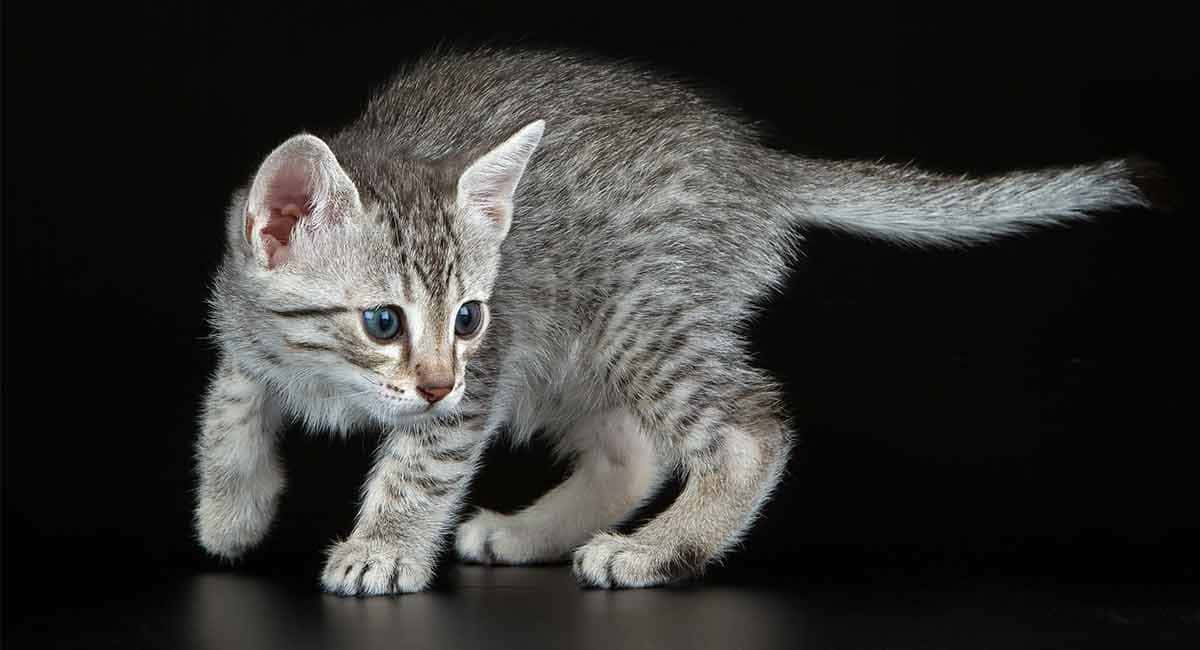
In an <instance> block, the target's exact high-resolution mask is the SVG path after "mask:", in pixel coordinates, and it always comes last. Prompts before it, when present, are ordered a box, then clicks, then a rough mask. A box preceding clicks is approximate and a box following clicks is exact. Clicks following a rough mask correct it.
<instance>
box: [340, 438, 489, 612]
mask: <svg viewBox="0 0 1200 650" xmlns="http://www.w3.org/2000/svg"><path fill="white" fill-rule="evenodd" d="M482 443H483V435H482V432H481V431H479V430H474V429H471V428H469V427H438V428H434V429H428V430H425V431H422V432H419V433H414V432H408V431H395V432H393V433H390V434H388V435H387V436H386V437H385V439H384V441H383V443H382V444H381V445H380V448H379V452H378V454H377V456H378V457H377V459H376V462H375V466H374V467H373V468H372V470H371V475H370V477H369V478H368V480H367V485H366V489H365V496H364V499H363V503H362V506H361V508H360V509H359V513H358V522H357V523H356V525H355V527H354V532H352V533H351V534H350V537H349V538H348V539H346V540H344V541H341V542H338V543H336V544H334V545H333V547H332V548H330V549H329V555H328V557H327V559H326V562H325V571H324V573H323V574H322V576H321V584H322V586H323V587H324V588H325V590H326V591H329V592H332V593H336V594H340V595H343V596H377V595H383V594H396V593H408V592H414V591H421V590H423V589H425V588H426V587H428V586H429V583H430V582H431V581H432V580H433V577H434V576H433V570H434V565H435V564H436V562H437V559H438V552H439V550H440V549H441V546H442V544H443V541H444V539H445V537H446V534H447V533H448V532H449V529H450V527H451V525H452V524H453V520H454V516H455V514H456V513H457V511H458V508H459V507H460V505H461V503H462V499H463V495H464V493H465V492H466V489H467V487H468V484H469V482H470V480H471V476H472V475H473V474H474V471H475V467H476V464H477V462H478V458H479V454H480V452H481V449H482V446H483V445H482Z"/></svg>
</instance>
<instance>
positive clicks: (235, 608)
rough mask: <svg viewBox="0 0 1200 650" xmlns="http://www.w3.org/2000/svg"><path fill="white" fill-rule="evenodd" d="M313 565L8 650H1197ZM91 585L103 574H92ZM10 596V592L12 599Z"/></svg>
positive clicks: (208, 584) (1068, 593)
mask: <svg viewBox="0 0 1200 650" xmlns="http://www.w3.org/2000/svg"><path fill="white" fill-rule="evenodd" d="M316 568H317V567H316V566H315V565H313V566H310V565H309V564H308V563H304V564H303V566H301V565H292V566H277V567H275V568H272V569H262V568H260V569H257V570H254V571H248V570H238V569H236V568H235V569H220V570H211V571H198V572H184V571H161V572H158V573H154V574H147V575H142V576H137V577H133V576H124V577H123V576H122V575H121V574H120V573H118V572H112V571H106V572H104V577H103V578H102V579H98V580H97V581H95V582H91V581H89V580H88V579H87V577H86V576H87V574H86V572H85V573H80V574H78V577H79V578H80V581H79V582H77V583H76V584H71V583H70V582H69V581H64V580H63V578H56V579H55V583H56V584H53V585H42V587H48V588H46V589H38V590H35V591H33V592H24V593H23V592H21V591H20V590H16V589H10V590H9V592H8V596H9V598H10V599H11V600H10V602H9V604H10V605H11V606H12V609H11V610H10V611H9V617H10V618H9V620H8V629H7V632H6V637H7V638H6V641H7V643H8V647H11V648H51V647H76V648H142V647H145V648H179V649H183V648H222V649H232V648H294V649H301V648H478V647H504V648H576V647H577V648H604V649H606V650H607V649H612V648H747V649H749V648H785V647H786V648H853V649H860V648H893V649H898V648H947V649H950V648H953V649H971V650H981V649H986V648H1076V647H1088V648H1090V647H1098V648H1132V649H1141V648H1147V647H1160V646H1161V647H1200V589H1198V588H1197V586H1196V585H1190V586H1188V585H1184V586H1181V585H1174V586H1164V585H1162V584H1160V585H1157V586H1149V585H1145V584H1141V585H1131V584H1124V585H1111V584H1108V585H1098V584H1063V583H1059V582H1056V581H1052V580H1048V579H1045V578H1036V579H1035V578H1004V577H1000V578H995V577H987V578H980V579H972V578H971V576H969V575H965V574H962V573H954V572H951V573H946V572H945V571H937V572H935V573H934V574H932V575H920V574H912V573H908V574H905V575H885V574H877V575H874V576H871V575H865V577H860V578H859V579H854V580H848V581H839V580H838V579H836V578H831V577H829V576H825V577H819V578H817V579H815V580H814V579H812V578H811V577H808V578H805V577H802V576H799V575H790V574H788V573H787V572H786V571H781V570H773V571H765V570H751V569H740V570H724V571H722V570H719V571H717V573H716V574H714V575H713V576H712V578H711V579H710V580H708V581H705V582H704V583H702V584H693V585H690V586H686V587H679V588H671V589H657V590H635V591H618V592H610V591H597V590H582V589H580V588H578V587H577V586H576V585H575V582H574V580H573V578H572V577H571V575H570V572H569V570H568V569H567V568H566V567H565V566H551V567H533V568H510V567H479V566H461V565H448V566H446V567H445V569H444V570H443V573H442V577H441V579H440V580H439V581H438V584H437V587H436V588H435V589H434V590H432V591H430V592H428V593H423V594H415V595H407V596H402V597H397V598H375V599H344V598H338V597H334V596H328V595H324V594H321V593H319V592H318V591H317V589H316V588H315V583H314V580H310V579H309V578H311V577H313V576H315V575H316V573H315V570H316ZM98 575H99V574H98ZM10 587H11V585H10Z"/></svg>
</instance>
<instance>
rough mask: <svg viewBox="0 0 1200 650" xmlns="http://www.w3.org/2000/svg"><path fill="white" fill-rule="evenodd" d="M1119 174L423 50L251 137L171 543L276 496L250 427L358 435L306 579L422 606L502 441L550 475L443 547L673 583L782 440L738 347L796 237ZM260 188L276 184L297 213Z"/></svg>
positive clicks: (1060, 192)
mask: <svg viewBox="0 0 1200 650" xmlns="http://www.w3.org/2000/svg"><path fill="white" fill-rule="evenodd" d="M543 120H544V123H543V122H541V121H543ZM543 129H544V131H543ZM280 170H284V171H280ZM289 170H290V171H289ZM297 170H299V171H297ZM281 174H283V176H280V175H281ZM288 174H291V176H288ZM304 174H309V175H308V176H304ZM280 179H283V180H280ZM289 179H290V180H289ZM1134 180H1135V179H1134V178H1133V168H1132V167H1131V166H1130V165H1129V164H1127V163H1125V162H1122V161H1111V162H1105V163H1100V164H1095V165H1087V166H1079V167H1074V168H1070V169H1061V170H1042V171H1032V172H1017V173H1012V174H1007V175H1004V176H999V177H994V178H974V179H973V178H953V177H949V176H944V175H938V174H933V173H929V172H924V171H920V170H916V169H913V168H910V167H896V166H888V165H883V164H868V163H863V162H830V161H816V160H810V159H804V158H800V157H796V156H793V155H791V154H787V153H783V152H779V151H775V150H771V149H768V148H766V147H765V146H764V145H762V144H761V139H760V137H759V134H758V133H757V131H756V130H755V128H754V127H753V126H751V124H750V123H749V122H748V121H747V120H745V119H743V118H742V117H740V116H738V115H737V114H736V113H735V112H734V111H732V110H729V109H726V108H723V107H721V106H719V105H718V104H716V103H715V102H712V101H709V100H708V99H707V98H706V97H705V96H704V95H702V94H701V93H699V92H698V91H695V90H692V89H690V88H689V87H688V86H686V85H684V84H682V83H677V82H675V81H672V80H669V79H665V78H660V77H658V76H655V75H654V74H651V73H649V72H647V71H645V70H642V69H640V68H637V67H634V66H632V65H627V64H619V63H612V62H604V61H591V60H587V59H585V58H582V57H578V56H574V55H569V54H562V53H549V52H509V51H498V50H481V51H475V52H467V53H463V52H440V53H437V54H434V55H431V56H430V57H428V58H426V59H425V60H423V61H421V62H418V63H416V64H414V65H412V66H410V67H409V68H408V69H406V70H405V71H403V72H402V73H400V74H399V75H398V76H397V77H396V78H395V79H394V80H393V81H392V82H391V83H390V84H388V85H387V86H386V87H385V88H383V89H382V90H381V91H380V92H379V94H378V95H377V96H376V97H375V98H374V99H373V100H372V101H371V103H370V104H369V106H368V107H367V109H366V111H365V112H364V114H363V115H362V117H361V118H360V119H359V120H357V121H356V122H355V123H353V124H352V125H350V126H348V127H347V128H346V129H344V130H342V131H340V132H338V133H335V134H332V135H331V136H330V137H328V138H327V139H325V140H321V139H318V138H316V137H314V136H309V135H304V136H297V137H296V138H293V139H291V140H289V141H288V142H287V143H285V144H284V145H281V147H280V148H279V149H277V150H276V152H273V154H272V156H270V157H268V159H267V160H266V161H265V162H264V164H263V167H262V168H261V169H260V171H259V173H258V174H257V175H256V178H255V180H254V181H253V182H252V183H251V184H250V185H249V186H248V188H246V189H243V190H241V191H239V192H238V193H236V194H235V197H234V200H233V203H232V206H231V209H230V212H229V217H228V228H227V233H228V248H227V253H226V257H225V260H224V262H223V264H222V265H221V268H220V270H219V272H218V273H217V276H216V280H215V283H214V291H213V298H212V307H213V325H214V328H215V330H216V333H217V338H218V340H219V342H220V353H221V365H220V370H219V372H218V373H217V375H216V376H215V377H214V380H213V387H212V389H211V390H210V392H209V395H208V397H207V401H206V407H205V410H204V414H203V417H202V426H201V436H200V439H199V442H198V446H197V452H198V461H199V469H200V489H199V499H198V505H197V511H196V521H197V528H198V531H199V537H200V542H201V543H202V544H203V545H204V547H205V548H207V549H208V550H210V551H211V552H213V553H216V554H219V555H223V556H227V557H235V556H237V555H238V554H240V553H241V552H242V551H244V550H245V549H246V548H247V547H249V546H251V545H253V544H255V543H257V542H258V541H259V540H260V539H261V538H262V536H263V535H264V534H265V533H266V531H267V528H268V526H269V524H270V521H271V518H272V517H273V515H274V511H275V510H274V504H275V502H276V500H277V497H278V495H279V493H280V492H281V490H282V487H283V474H282V469H281V468H280V467H279V463H278V460H277V458H276V457H275V452H274V449H273V446H272V445H273V442H274V435H275V433H276V432H277V430H278V428H279V421H280V420H279V417H277V415H276V413H287V414H290V415H293V416H296V417H298V418H299V419H300V420H302V421H303V422H304V423H306V424H308V425H310V426H314V427H327V428H331V429H334V430H336V431H340V432H349V431H352V430H357V429H380V428H381V429H383V430H384V434H385V435H384V439H383V443H382V444H381V445H380V449H379V453H378V456H377V460H376V464H375V467H374V469H373V470H372V474H371V477H370V478H369V480H368V482H367V485H366V487H365V489H364V496H363V503H362V506H361V509H360V512H359V518H358V523H357V525H356V527H355V529H354V531H353V532H352V533H351V535H350V536H349V537H348V538H347V539H346V540H343V541H341V542H339V543H338V544H336V545H334V546H333V547H332V548H331V549H330V552H329V559H328V563H327V566H326V571H325V572H324V575H323V576H322V584H323V585H324V587H325V588H326V589H328V590H330V591H332V592H335V593H341V594H383V593H396V592H405V591H415V590H420V589H424V588H425V587H426V586H427V585H428V584H429V582H430V580H431V579H432V578H433V567H434V561H435V559H436V556H437V553H438V552H439V549H440V548H441V547H442V544H443V540H444V538H445V536H446V535H447V534H448V533H450V532H451V531H452V530H454V526H455V524H456V521H457V514H458V510H459V507H460V502H461V498H462V495H463V493H464V491H465V489H466V486H467V484H468V482H469V480H470V477H471V475H472V473H473V471H474V470H475V469H476V465H477V463H478V459H479V456H480V453H481V450H482V448H483V447H484V445H485V444H486V442H487V441H488V440H489V439H490V438H491V437H492V436H493V434H494V433H495V432H496V431H498V430H500V428H501V426H502V425H505V424H507V425H508V429H509V430H510V431H511V433H512V435H513V436H514V438H515V440H516V441H518V442H519V441H521V440H525V439H528V437H529V436H531V435H532V434H533V433H534V432H536V431H545V432H546V434H547V435H548V436H550V437H551V439H552V440H553V441H554V442H555V444H556V445H557V448H558V449H559V450H560V451H561V453H562V454H563V455H564V456H566V457H570V458H572V459H573V460H574V462H575V466H576V473H575V475H573V476H572V477H571V478H570V479H569V480H568V481H567V482H566V483H564V484H563V485H562V486H560V487H559V488H556V489H555V490H554V491H552V492H551V493H549V494H547V495H546V496H545V497H543V498H542V499H541V500H539V501H538V502H537V503H535V504H533V505H532V506H530V507H529V508H527V509H525V510H522V511H521V512H518V513H514V514H511V515H503V514H499V513H494V512H487V511H481V512H478V513H475V514H474V515H473V516H472V517H471V518H470V519H468V520H467V521H465V522H464V523H461V525H459V526H458V527H457V530H456V535H457V541H456V545H455V546H456V550H457V552H458V554H459V555H460V556H461V557H463V558H464V559H468V560H473V561H483V562H504V563H525V562H542V561H549V560H556V559H561V558H565V557H566V556H569V555H573V560H574V570H575V573H576V575H577V577H578V579H579V580H580V582H581V583H583V584H585V585H591V586H600V587H641V586H651V585H659V584H664V583H667V582H671V581H674V580H677V579H681V578H686V577H689V576H694V575H697V574H699V573H701V572H702V571H703V570H704V568H705V567H706V566H708V565H710V564H711V563H712V562H713V561H714V560H716V559H718V558H719V557H720V556H721V555H722V554H723V553H725V552H726V551H727V550H728V549H729V548H730V547H731V546H732V545H733V544H735V543H736V542H737V540H738V539H739V537H740V536H741V535H742V534H743V533H744V532H745V531H746V530H747V528H748V527H749V526H750V525H751V523H752V521H753V519H754V517H755V516H756V515H757V513H758V511H759V508H760V507H761V506H762V504H763V502H764V501H765V500H766V499H767V498H768V497H769V495H770V493H771V491H772V490H773V489H774V487H775V486H776V483H777V482H778V480H779V476H780V474H781V471H782V468H783V466H784V464H785V462H786V459H787V456H788V452H789V449H790V447H791V434H790V429H789V426H788V424H787V421H786V417H785V414H784V413H783V411H782V409H781V406H780V395H779V391H778V388H777V387H776V386H775V384H774V383H773V382H772V380H771V379H770V378H769V377H767V376H766V375H765V374H764V373H763V372H761V371H760V370H758V369H756V368H755V367H754V366H753V365H751V363H750V360H749V358H748V355H747V345H746V341H745V339H744V336H743V332H742V328H743V326H744V324H745V323H746V321H747V318H748V316H749V315H750V313H751V312H752V310H753V309H754V306H755V305H756V304H758V303H759V302H760V301H762V299H763V298H764V297H765V296H766V295H767V294H768V293H769V292H770V291H772V290H773V289H777V288H778V287H779V286H780V285H781V282H782V281H783V278H784V274H785V272H786V271H787V268H788V264H789V262H790V261H791V260H792V259H793V257H794V256H795V255H796V253H797V250H798V245H799V243H800V240H801V232H802V231H803V229H804V228H805V227H807V226H810V225H811V226H825V227H835V228H841V229H847V230H853V231H859V232H863V233H867V234H871V235H875V236H880V237H884V238H888V239H891V240H894V241H898V242H907V243H916V244H926V245H944V244H957V243H973V242H979V241H985V240H987V239H989V238H993V237H996V236H1000V235H1005V234H1008V233H1013V232H1018V231H1021V230H1025V229H1027V228H1029V227H1031V226H1038V225H1041V224H1051V223H1059V222H1063V221H1065V220H1070V219H1076V218H1080V217H1082V216H1084V215H1085V214H1086V213H1088V212H1091V211H1095V210H1100V209H1105V208H1112V207H1119V206H1144V205H1146V204H1147V201H1146V200H1145V198H1144V196H1143V195H1142V194H1141V192H1139V190H1138V188H1137V186H1136V185H1135V183H1134ZM518 181H519V183H518ZM288 183H293V184H294V183H301V184H305V185H304V186H305V187H306V188H307V189H308V193H307V194H305V197H304V201H303V202H302V203H304V204H303V205H301V204H295V205H292V204H289V203H288V201H289V200H290V199H289V198H288V196H287V193H288V192H289V191H291V190H289V187H290V186H288ZM514 191H515V194H514ZM289 215H290V216H291V217H296V218H298V223H297V225H296V226H295V228H294V229H292V230H291V236H290V243H289V244H288V245H287V247H286V248H287V250H286V254H276V255H272V253H271V251H272V250H274V251H276V253H279V250H280V249H279V248H278V247H274V248H273V247H272V246H273V244H271V242H270V240H269V238H268V236H267V235H268V234H269V232H268V231H266V230H263V228H264V227H265V226H264V224H267V223H275V221H272V220H277V219H280V218H285V217H288V216H289ZM285 223H286V222H285ZM247 233H249V238H247ZM468 300H479V301H482V302H483V303H485V304H486V305H487V308H486V310H485V311H486V319H485V322H484V325H483V331H482V333H481V334H479V335H477V336H475V337H474V338H471V339H470V340H463V339H459V338H457V337H456V336H455V335H454V333H453V322H454V317H455V314H456V313H457V310H458V308H459V306H460V305H462V304H463V302H465V301H468ZM380 305H399V306H402V307H403V308H404V310H405V315H406V317H407V318H408V319H409V322H408V325H409V326H410V327H411V328H412V335H411V337H410V336H409V335H407V334H406V335H405V336H404V337H402V338H401V339H400V340H398V341H397V342H393V343H390V344H387V345H381V344H379V343H377V342H375V341H373V340H371V339H370V338H369V337H367V336H366V335H365V333H364V330H363V328H362V325H361V323H360V321H359V318H360V314H361V310H363V309H367V308H370V307H376V306H380ZM434 375H436V376H437V377H442V378H445V377H452V378H453V381H454V385H455V388H454V391H453V392H452V393H451V394H450V395H449V396H447V397H446V398H445V399H443V400H442V401H440V402H437V403H436V404H434V405H432V406H429V405H427V404H425V403H424V402H423V401H421V398H420V397H419V396H417V394H416V390H415V389H416V388H417V387H418V386H419V385H421V382H423V381H429V377H432V376H434ZM671 473H677V474H679V475H681V476H683V477H685V480H686V485H685V487H684V490H683V493H682V494H681V495H680V497H679V498H678V499H677V501H676V502H675V503H674V504H673V505H672V506H671V507H670V508H668V509H667V510H666V511H665V512H664V513H663V514H661V515H660V516H659V517H657V518H656V519H654V520H652V521H651V522H649V523H647V524H646V525H645V526H643V527H642V528H641V529H639V530H638V531H637V532H635V533H633V534H631V535H617V534H612V533H608V532H604V531H606V530H609V529H610V528H611V527H612V526H614V525H615V524H617V523H619V522H620V521H622V520H624V519H626V518H627V517H628V516H629V515H630V514H631V513H632V511H633V510H634V509H635V508H637V507H638V505H640V504H641V503H643V502H644V501H645V500H646V499H647V498H648V497H649V496H651V494H652V493H653V491H654V490H655V489H656V488H657V487H658V486H659V485H660V484H661V482H662V481H663V479H664V478H665V477H666V476H667V475H669V474H671Z"/></svg>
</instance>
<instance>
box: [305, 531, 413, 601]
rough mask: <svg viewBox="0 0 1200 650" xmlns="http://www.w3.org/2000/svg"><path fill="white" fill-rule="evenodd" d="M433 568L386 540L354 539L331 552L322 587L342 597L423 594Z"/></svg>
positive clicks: (326, 564)
mask: <svg viewBox="0 0 1200 650" xmlns="http://www.w3.org/2000/svg"><path fill="white" fill-rule="evenodd" d="M432 580H433V567H432V566H431V565H430V562H428V561H419V560H417V559H415V558H412V557H409V556H407V555H405V554H404V553H403V552H402V551H401V549H399V548H397V547H396V546H395V545H394V544H389V543H387V542H385V541H382V540H374V539H355V538H350V539H348V540H346V541H344V542H338V543H337V544H335V545H334V546H333V548H331V549H329V555H328V557H327V558H326V560H325V571H324V572H323V573H322V575H321V586H322V587H324V589H325V590H326V591H328V592H331V593H335V594H338V595H341V596H380V595H384V594H399V593H412V592H415V591H422V590H424V589H425V588H426V587H428V586H429V583H430V581H432Z"/></svg>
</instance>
